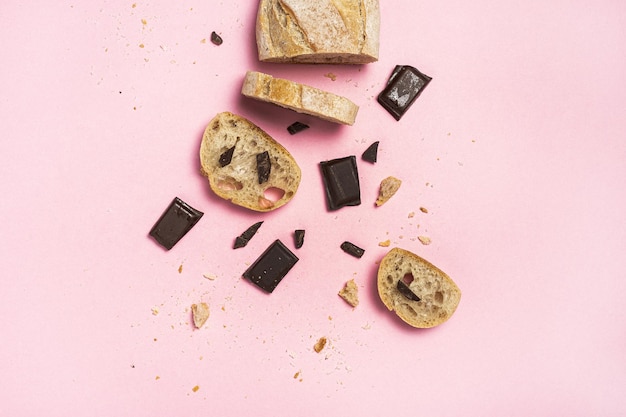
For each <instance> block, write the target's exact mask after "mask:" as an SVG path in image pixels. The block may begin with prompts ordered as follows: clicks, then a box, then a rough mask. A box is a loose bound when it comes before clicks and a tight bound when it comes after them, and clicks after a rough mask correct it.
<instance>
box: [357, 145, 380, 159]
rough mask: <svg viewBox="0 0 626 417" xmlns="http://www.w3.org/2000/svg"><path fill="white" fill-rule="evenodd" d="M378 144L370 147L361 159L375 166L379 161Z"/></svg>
mask: <svg viewBox="0 0 626 417" xmlns="http://www.w3.org/2000/svg"><path fill="white" fill-rule="evenodd" d="M378 143H379V141H376V142H374V143H372V144H371V145H370V146H368V147H367V149H366V150H365V152H363V154H362V155H361V159H363V160H364V161H367V162H371V163H372V164H375V163H376V160H377V159H378Z"/></svg>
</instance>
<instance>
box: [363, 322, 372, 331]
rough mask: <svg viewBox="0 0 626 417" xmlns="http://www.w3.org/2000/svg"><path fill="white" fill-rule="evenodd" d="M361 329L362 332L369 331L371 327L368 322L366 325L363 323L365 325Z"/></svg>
mask: <svg viewBox="0 0 626 417" xmlns="http://www.w3.org/2000/svg"><path fill="white" fill-rule="evenodd" d="M361 328H362V329H363V330H369V329H371V328H372V325H371V324H369V322H368V323H365V325H363V326H361Z"/></svg>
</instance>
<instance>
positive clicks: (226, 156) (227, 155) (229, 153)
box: [220, 145, 235, 168]
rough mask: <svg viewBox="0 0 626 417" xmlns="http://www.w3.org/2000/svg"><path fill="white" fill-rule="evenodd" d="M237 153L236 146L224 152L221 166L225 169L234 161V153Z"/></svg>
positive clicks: (221, 156)
mask: <svg viewBox="0 0 626 417" xmlns="http://www.w3.org/2000/svg"><path fill="white" fill-rule="evenodd" d="M234 152H235V145H233V146H231V147H230V148H228V149H227V150H225V151H224V153H223V154H221V155H220V166H221V167H222V168H224V167H225V166H226V165H228V164H230V161H232V160H233V153H234Z"/></svg>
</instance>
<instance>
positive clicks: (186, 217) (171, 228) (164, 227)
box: [150, 197, 204, 250]
mask: <svg viewBox="0 0 626 417" xmlns="http://www.w3.org/2000/svg"><path fill="white" fill-rule="evenodd" d="M203 215H204V213H202V212H201V211H198V210H196V209H194V208H193V207H191V206H190V205H189V204H187V203H185V202H184V201H183V200H181V199H180V198H178V197H176V198H174V200H172V202H171V203H170V205H169V206H168V207H167V209H166V210H165V212H163V214H162V215H161V217H160V218H159V220H157V222H156V223H155V224H154V226H153V227H152V230H150V236H152V237H153V238H154V239H155V240H156V241H157V242H158V243H159V244H160V245H161V246H163V247H164V248H165V249H167V250H170V249H172V248H173V247H174V245H175V244H176V243H177V242H178V241H179V240H180V239H182V237H183V236H185V235H186V234H187V232H188V231H190V230H191V228H192V227H193V226H194V225H195V224H196V223H198V220H200V218H201V217H202V216H203Z"/></svg>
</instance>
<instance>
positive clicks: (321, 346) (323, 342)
mask: <svg viewBox="0 0 626 417" xmlns="http://www.w3.org/2000/svg"><path fill="white" fill-rule="evenodd" d="M326 342H328V340H327V339H326V338H325V337H323V336H322V337H320V339H319V340H318V341H317V342H316V343H315V345H314V346H313V350H315V352H317V353H320V352H321V351H322V350H323V349H324V346H326Z"/></svg>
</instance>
